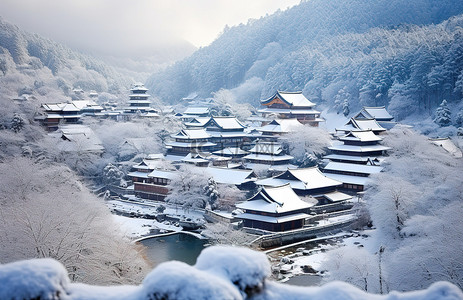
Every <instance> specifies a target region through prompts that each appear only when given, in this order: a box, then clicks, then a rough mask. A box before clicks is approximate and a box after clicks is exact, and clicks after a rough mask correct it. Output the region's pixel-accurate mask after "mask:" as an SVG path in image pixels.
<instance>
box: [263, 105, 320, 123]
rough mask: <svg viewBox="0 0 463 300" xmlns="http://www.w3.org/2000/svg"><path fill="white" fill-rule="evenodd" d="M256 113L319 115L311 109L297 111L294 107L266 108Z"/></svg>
mask: <svg viewBox="0 0 463 300" xmlns="http://www.w3.org/2000/svg"><path fill="white" fill-rule="evenodd" d="M258 112H260V113H264V114H271V113H275V114H288V115H319V114H320V112H319V111H318V110H315V109H313V108H306V109H297V108H296V107H295V108H293V109H291V108H271V107H266V108H262V109H259V110H258ZM320 120H321V121H324V120H323V119H320ZM312 121H314V120H312Z"/></svg>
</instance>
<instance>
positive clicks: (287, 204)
mask: <svg viewBox="0 0 463 300" xmlns="http://www.w3.org/2000/svg"><path fill="white" fill-rule="evenodd" d="M311 206H313V205H312V204H309V203H307V202H304V201H302V200H301V199H300V198H299V196H298V195H296V193H295V192H294V191H293V189H292V188H291V187H290V185H289V184H285V185H282V186H278V187H263V188H261V190H260V191H259V192H258V193H257V194H256V195H254V196H253V197H251V198H250V199H248V200H247V201H245V202H242V203H239V204H237V205H236V207H237V208H240V209H244V210H254V211H261V212H268V213H286V212H292V211H298V210H302V209H307V208H309V207H311Z"/></svg>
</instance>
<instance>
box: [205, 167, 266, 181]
mask: <svg viewBox="0 0 463 300" xmlns="http://www.w3.org/2000/svg"><path fill="white" fill-rule="evenodd" d="M206 173H207V174H208V175H210V176H211V177H212V178H214V181H215V182H217V183H223V184H235V185H240V184H243V183H246V182H250V181H254V180H255V179H256V178H257V175H256V173H254V171H253V170H241V169H227V168H217V167H207V168H206Z"/></svg>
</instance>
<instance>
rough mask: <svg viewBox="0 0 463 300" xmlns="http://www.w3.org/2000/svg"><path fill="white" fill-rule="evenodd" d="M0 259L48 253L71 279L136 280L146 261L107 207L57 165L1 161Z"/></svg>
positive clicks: (145, 265)
mask: <svg viewBox="0 0 463 300" xmlns="http://www.w3.org/2000/svg"><path fill="white" fill-rule="evenodd" d="M0 176H1V177H2V178H3V179H2V181H1V182H0V199H1V200H0V240H1V241H2V242H1V243H0V263H7V262H11V261H15V260H19V259H29V258H44V257H51V258H54V259H57V260H59V261H60V262H61V263H62V264H63V265H64V266H65V267H66V269H67V271H68V273H69V276H70V278H71V279H72V280H73V281H79V282H87V283H99V284H102V285H110V284H131V283H138V282H140V281H141V279H143V276H144V275H145V274H146V271H147V264H146V262H145V261H144V259H143V257H142V255H141V254H140V252H139V251H138V248H137V246H134V245H132V244H130V241H128V240H126V239H125V238H123V236H122V234H121V233H120V232H119V231H118V230H117V226H116V225H115V224H113V221H112V217H111V215H110V213H109V211H108V209H107V208H106V207H105V206H104V204H103V203H102V202H101V201H100V199H97V198H95V196H93V195H92V194H91V193H90V192H89V191H88V190H87V189H86V188H85V187H84V186H83V185H82V184H81V183H80V182H79V181H78V180H77V178H76V176H75V175H74V174H73V173H72V172H71V171H70V170H69V169H68V168H67V167H64V166H62V165H57V164H54V163H52V162H49V161H48V162H45V163H38V162H35V161H34V160H31V159H28V158H24V157H15V158H14V159H13V160H11V161H9V162H3V163H0Z"/></svg>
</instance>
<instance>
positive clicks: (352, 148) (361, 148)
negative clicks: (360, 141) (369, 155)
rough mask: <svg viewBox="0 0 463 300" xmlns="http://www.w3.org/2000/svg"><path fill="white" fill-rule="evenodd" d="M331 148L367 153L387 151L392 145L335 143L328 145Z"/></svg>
mask: <svg viewBox="0 0 463 300" xmlns="http://www.w3.org/2000/svg"><path fill="white" fill-rule="evenodd" d="M328 149H330V150H334V151H345V152H357V153H366V152H374V151H386V150H390V149H391V148H390V147H386V146H383V145H369V146H353V145H333V146H331V147H328Z"/></svg>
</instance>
